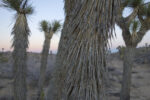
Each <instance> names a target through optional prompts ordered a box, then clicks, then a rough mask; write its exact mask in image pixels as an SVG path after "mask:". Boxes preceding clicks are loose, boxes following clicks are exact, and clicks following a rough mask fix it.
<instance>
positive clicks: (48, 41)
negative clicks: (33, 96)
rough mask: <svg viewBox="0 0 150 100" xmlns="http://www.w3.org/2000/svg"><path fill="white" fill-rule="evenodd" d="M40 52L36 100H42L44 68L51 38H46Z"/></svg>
mask: <svg viewBox="0 0 150 100" xmlns="http://www.w3.org/2000/svg"><path fill="white" fill-rule="evenodd" d="M45 38H46V39H45V41H44V45H43V50H42V57H41V67H40V78H39V90H38V100H44V95H45V94H44V90H43V87H44V83H45V74H46V66H47V58H48V55H49V48H50V39H51V37H48V36H46V37H45Z"/></svg>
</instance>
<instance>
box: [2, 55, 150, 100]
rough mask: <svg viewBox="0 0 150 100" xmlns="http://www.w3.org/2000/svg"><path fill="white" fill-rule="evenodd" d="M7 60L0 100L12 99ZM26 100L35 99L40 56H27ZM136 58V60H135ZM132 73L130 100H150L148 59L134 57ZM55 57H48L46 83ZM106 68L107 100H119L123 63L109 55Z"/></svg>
mask: <svg viewBox="0 0 150 100" xmlns="http://www.w3.org/2000/svg"><path fill="white" fill-rule="evenodd" d="M5 56H7V57H8V58H9V60H8V62H7V63H0V100H13V99H12V93H13V92H12V82H13V79H12V58H11V56H10V54H9V53H8V54H5ZM28 56H29V57H28V63H27V65H28V76H27V81H28V100H34V98H35V97H36V89H37V82H38V77H39V67H40V55H39V54H35V53H30V54H29V55H28ZM137 58H138V59H137ZM136 59H137V61H136V60H135V62H134V67H133V71H132V87H131V100H150V80H149V78H150V61H149V60H150V59H148V60H147V59H146V62H144V61H145V60H144V61H143V59H145V58H140V59H139V57H136ZM54 62H55V55H49V58H48V68H47V74H46V77H47V83H46V84H45V87H47V86H48V84H49V81H48V80H49V79H51V74H50V73H51V71H52V70H53V69H54ZM107 62H108V64H107V66H108V72H109V74H108V77H109V79H108V82H109V83H108V87H109V88H108V89H107V93H108V94H109V96H108V97H109V98H108V100H119V97H120V89H121V82H122V69H123V62H122V60H121V59H120V57H119V55H118V54H113V55H110V56H109V57H108V59H107Z"/></svg>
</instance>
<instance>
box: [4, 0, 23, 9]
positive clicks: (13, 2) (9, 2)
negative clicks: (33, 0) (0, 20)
mask: <svg viewBox="0 0 150 100" xmlns="http://www.w3.org/2000/svg"><path fill="white" fill-rule="evenodd" d="M22 1H23V0H2V3H3V4H2V5H3V7H6V8H10V9H12V10H16V11H19V9H20V5H21V3H22Z"/></svg>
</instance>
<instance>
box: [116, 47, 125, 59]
mask: <svg viewBox="0 0 150 100" xmlns="http://www.w3.org/2000/svg"><path fill="white" fill-rule="evenodd" d="M117 49H118V51H119V55H120V58H121V59H123V57H124V51H125V47H124V46H118V47H117Z"/></svg>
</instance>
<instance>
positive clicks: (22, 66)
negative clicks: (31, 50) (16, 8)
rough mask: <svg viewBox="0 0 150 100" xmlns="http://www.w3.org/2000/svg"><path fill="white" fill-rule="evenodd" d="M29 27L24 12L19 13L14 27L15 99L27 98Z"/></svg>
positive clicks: (22, 99)
mask: <svg viewBox="0 0 150 100" xmlns="http://www.w3.org/2000/svg"><path fill="white" fill-rule="evenodd" d="M29 33H30V31H29V27H28V24H27V19H26V16H25V15H24V14H18V15H17V19H16V23H15V26H14V27H13V31H12V35H13V39H14V40H13V44H12V47H14V50H13V66H14V100H26V92H27V88H26V72H27V65H26V59H27V53H26V51H27V48H28V36H29Z"/></svg>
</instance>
